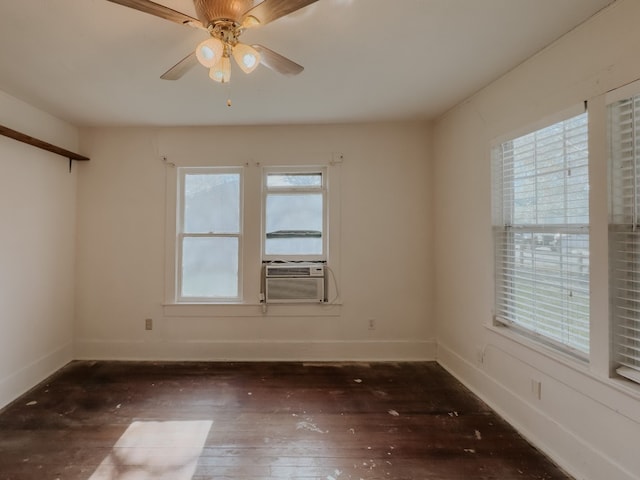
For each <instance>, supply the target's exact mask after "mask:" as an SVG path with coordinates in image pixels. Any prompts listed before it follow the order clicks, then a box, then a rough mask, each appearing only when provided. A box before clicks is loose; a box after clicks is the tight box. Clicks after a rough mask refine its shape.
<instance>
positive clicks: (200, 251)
mask: <svg viewBox="0 0 640 480" xmlns="http://www.w3.org/2000/svg"><path fill="white" fill-rule="evenodd" d="M237 296H238V238H236V237H204V238H203V237H196V238H194V237H185V238H184V239H183V243H182V292H181V297H183V298H184V297H195V298H235V297H237Z"/></svg>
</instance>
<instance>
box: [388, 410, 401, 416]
mask: <svg viewBox="0 0 640 480" xmlns="http://www.w3.org/2000/svg"><path fill="white" fill-rule="evenodd" d="M388 413H389V415H392V416H394V417H399V416H400V414H399V413H398V412H397V411H396V410H389V411H388Z"/></svg>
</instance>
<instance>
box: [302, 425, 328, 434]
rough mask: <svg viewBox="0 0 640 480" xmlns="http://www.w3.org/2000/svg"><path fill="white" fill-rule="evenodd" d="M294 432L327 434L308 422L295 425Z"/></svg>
mask: <svg viewBox="0 0 640 480" xmlns="http://www.w3.org/2000/svg"><path fill="white" fill-rule="evenodd" d="M296 430H309V431H310V432H317V433H327V432H325V431H324V430H322V429H320V428H318V426H317V425H316V424H315V423H310V422H298V423H296Z"/></svg>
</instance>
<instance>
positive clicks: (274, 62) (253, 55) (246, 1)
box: [108, 0, 317, 83]
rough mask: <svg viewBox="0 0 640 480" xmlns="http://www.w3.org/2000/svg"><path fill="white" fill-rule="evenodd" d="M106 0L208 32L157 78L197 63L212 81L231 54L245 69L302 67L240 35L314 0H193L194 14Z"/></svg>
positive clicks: (225, 74)
mask: <svg viewBox="0 0 640 480" xmlns="http://www.w3.org/2000/svg"><path fill="white" fill-rule="evenodd" d="M108 1H110V2H113V3H117V4H119V5H124V6H125V7H129V8H133V9H135V10H139V11H141V12H144V13H148V14H150V15H155V16H156V17H160V18H163V19H165V20H170V21H172V22H176V23H180V24H182V25H188V26H191V27H195V28H200V29H204V30H207V31H208V32H209V38H207V39H206V40H205V41H203V42H202V43H200V44H199V45H198V46H197V48H196V49H195V51H194V52H192V53H190V54H189V55H187V56H186V57H185V58H183V59H182V60H180V61H179V62H178V63H176V64H175V65H174V66H173V67H171V68H170V69H169V70H167V71H166V72H165V73H164V74H163V75H162V76H161V77H160V78H162V79H164V80H177V79H179V78H180V77H182V76H183V75H184V74H185V73H186V72H187V71H189V70H190V69H191V68H193V67H194V66H195V65H196V64H197V63H198V62H199V63H201V64H202V65H203V66H205V67H206V68H208V69H209V77H211V79H212V80H215V81H216V82H219V83H228V82H229V81H230V79H231V57H233V58H234V60H235V61H236V63H237V64H238V66H239V67H240V69H241V70H242V71H244V72H245V73H251V72H252V71H253V70H255V68H256V67H257V66H258V65H259V64H263V65H265V66H266V67H268V68H270V69H271V70H274V71H276V72H278V73H281V74H284V75H297V74H299V73H300V72H302V71H303V70H304V67H302V66H301V65H298V64H297V63H296V62H294V61H292V60H289V59H288V58H286V57H284V56H282V55H280V54H279V53H276V52H274V51H273V50H270V49H268V48H267V47H264V46H262V45H247V44H245V43H241V42H240V35H242V32H244V31H245V30H246V29H248V28H254V27H257V26H260V25H266V24H267V23H270V22H273V21H274V20H277V19H278V18H281V17H284V16H285V15H289V14H290V13H293V12H295V11H297V10H300V9H301V8H304V7H306V6H307V5H310V4H312V3H314V2H316V1H317V0H264V1H259V0H193V4H194V6H195V10H196V14H197V16H198V18H193V17H191V16H189V15H186V14H184V13H182V12H178V11H176V10H173V9H171V8H169V7H166V6H164V5H161V4H159V3H155V2H152V1H150V0H108Z"/></svg>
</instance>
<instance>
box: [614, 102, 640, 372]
mask: <svg viewBox="0 0 640 480" xmlns="http://www.w3.org/2000/svg"><path fill="white" fill-rule="evenodd" d="M608 114H609V153H610V158H609V167H610V208H609V211H610V215H609V216H610V218H609V248H610V251H611V252H610V257H611V262H612V268H611V271H612V274H611V286H610V292H611V296H612V297H613V298H612V306H613V308H612V309H611V314H612V317H613V318H612V323H613V325H614V342H613V343H614V351H615V361H616V363H617V365H618V369H617V372H618V373H619V374H620V375H623V376H625V377H627V378H630V379H632V380H635V381H637V382H640V229H639V227H640V220H639V215H640V208H639V207H640V194H639V190H638V189H639V187H640V171H639V170H640V95H638V96H635V97H632V98H627V99H624V100H621V101H618V102H616V103H613V104H611V105H609V107H608Z"/></svg>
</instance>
